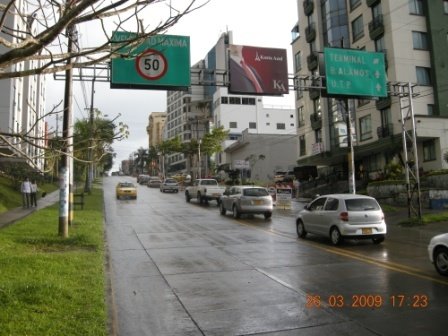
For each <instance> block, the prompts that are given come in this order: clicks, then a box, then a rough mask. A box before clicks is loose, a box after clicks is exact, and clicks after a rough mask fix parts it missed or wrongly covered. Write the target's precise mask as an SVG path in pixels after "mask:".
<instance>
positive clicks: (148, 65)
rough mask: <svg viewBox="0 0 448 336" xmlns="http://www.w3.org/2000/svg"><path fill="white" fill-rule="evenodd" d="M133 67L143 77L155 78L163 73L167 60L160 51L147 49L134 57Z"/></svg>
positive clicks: (166, 67)
mask: <svg viewBox="0 0 448 336" xmlns="http://www.w3.org/2000/svg"><path fill="white" fill-rule="evenodd" d="M135 67H136V69H137V72H138V74H139V75H140V76H142V77H143V78H146V79H149V80H156V79H159V78H161V77H163V76H164V75H165V73H166V71H167V70H168V62H167V61H166V58H165V56H163V54H162V53H161V52H159V51H157V50H154V49H147V50H145V51H144V52H143V53H141V54H140V55H139V56H138V57H137V58H136V60H135Z"/></svg>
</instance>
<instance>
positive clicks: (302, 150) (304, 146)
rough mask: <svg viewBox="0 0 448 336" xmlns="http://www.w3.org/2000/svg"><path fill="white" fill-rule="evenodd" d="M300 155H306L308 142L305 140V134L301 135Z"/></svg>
mask: <svg viewBox="0 0 448 336" xmlns="http://www.w3.org/2000/svg"><path fill="white" fill-rule="evenodd" d="M299 155H300V156H304V155H306V142H305V136H304V135H301V136H300V137H299Z"/></svg>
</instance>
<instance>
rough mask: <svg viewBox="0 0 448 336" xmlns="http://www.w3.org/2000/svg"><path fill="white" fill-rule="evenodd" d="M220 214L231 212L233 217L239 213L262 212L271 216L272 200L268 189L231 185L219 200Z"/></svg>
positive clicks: (267, 216) (239, 214)
mask: <svg viewBox="0 0 448 336" xmlns="http://www.w3.org/2000/svg"><path fill="white" fill-rule="evenodd" d="M219 210H220V212H221V215H225V214H226V212H227V211H230V212H232V214H233V217H234V218H239V217H240V216H241V214H262V215H264V218H266V219H268V218H271V216H272V211H273V201H272V196H271V195H270V194H269V192H268V190H267V189H266V188H263V187H257V186H250V185H249V186H233V187H230V188H228V189H227V190H226V191H225V193H224V195H223V196H221V198H220V201H219Z"/></svg>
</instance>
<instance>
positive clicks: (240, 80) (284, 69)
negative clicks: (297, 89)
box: [229, 44, 289, 96]
mask: <svg viewBox="0 0 448 336" xmlns="http://www.w3.org/2000/svg"><path fill="white" fill-rule="evenodd" d="M287 64H288V63H287V59H286V49H275V48H260V47H250V46H242V45H235V44H231V45H229V92H230V93H243V94H251V95H275V96H277V95H283V94H288V92H289V90H288V65H287Z"/></svg>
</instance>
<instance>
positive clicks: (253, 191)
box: [243, 188, 269, 196]
mask: <svg viewBox="0 0 448 336" xmlns="http://www.w3.org/2000/svg"><path fill="white" fill-rule="evenodd" d="M243 195H244V196H268V195H269V193H268V191H267V190H266V189H263V188H247V189H244V190H243Z"/></svg>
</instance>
